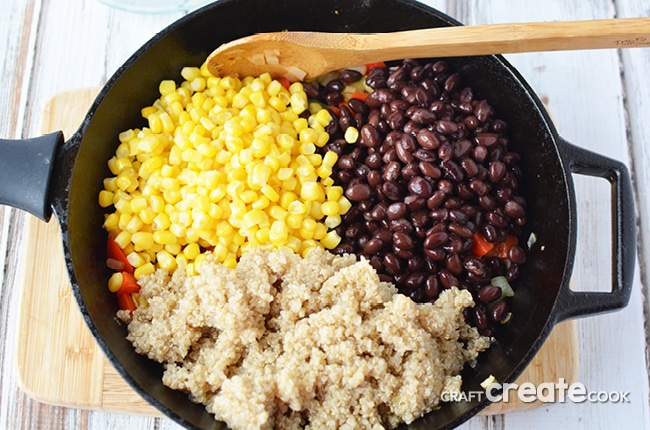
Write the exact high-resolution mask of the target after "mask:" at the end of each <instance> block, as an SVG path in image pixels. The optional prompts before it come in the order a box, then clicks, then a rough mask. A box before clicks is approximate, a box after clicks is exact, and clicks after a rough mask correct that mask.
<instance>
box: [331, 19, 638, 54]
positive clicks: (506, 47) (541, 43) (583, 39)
mask: <svg viewBox="0 0 650 430" xmlns="http://www.w3.org/2000/svg"><path fill="white" fill-rule="evenodd" d="M348 36H350V35H348ZM352 37H353V39H354V41H353V43H351V42H352V41H351V40H350V39H349V38H346V39H342V40H340V41H338V42H337V44H338V43H344V44H347V46H336V47H334V46H330V48H338V49H346V48H347V49H350V47H351V46H352V47H353V50H354V51H355V52H356V55H358V56H359V58H360V59H362V60H363V62H373V61H381V60H397V59H401V58H409V57H413V58H422V57H423V56H426V57H445V56H465V55H488V54H506V53H517V52H541V51H561V50H577V49H600V48H631V47H650V18H618V19H602V20H588V21H564V22H533V23H513V24H485V25H471V26H452V27H442V28H433V29H423V30H409V31H401V32H395V33H381V34H380V33H372V34H359V35H353V36H352ZM345 61H349V60H347V59H346V60H345Z"/></svg>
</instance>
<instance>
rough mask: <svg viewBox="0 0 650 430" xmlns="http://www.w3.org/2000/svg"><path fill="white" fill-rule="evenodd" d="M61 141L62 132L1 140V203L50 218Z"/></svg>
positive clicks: (42, 217) (42, 218)
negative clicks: (55, 165) (51, 190)
mask: <svg viewBox="0 0 650 430" xmlns="http://www.w3.org/2000/svg"><path fill="white" fill-rule="evenodd" d="M62 143H63V133H62V132H60V131H57V132H55V133H51V134H47V135H44V136H40V137H35V138H31V139H23V140H5V139H0V204H3V205H9V206H13V207H15V208H18V209H22V210H24V211H26V212H29V213H31V214H32V215H35V216H37V217H38V218H40V219H41V220H43V221H49V219H50V217H51V216H52V207H51V206H50V201H49V198H48V195H49V188H50V175H51V173H52V168H53V166H54V155H55V153H56V149H57V148H58V147H59V146H60V145H61V144H62Z"/></svg>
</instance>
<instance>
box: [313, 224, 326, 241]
mask: <svg viewBox="0 0 650 430" xmlns="http://www.w3.org/2000/svg"><path fill="white" fill-rule="evenodd" d="M326 234H327V226H326V225H325V224H323V223H321V222H319V223H317V224H316V230H315V231H314V239H316V240H322V239H323V238H324V237H325V235H326Z"/></svg>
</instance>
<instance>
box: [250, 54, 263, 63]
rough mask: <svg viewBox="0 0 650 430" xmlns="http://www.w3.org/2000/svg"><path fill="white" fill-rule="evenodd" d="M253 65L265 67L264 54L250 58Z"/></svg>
mask: <svg viewBox="0 0 650 430" xmlns="http://www.w3.org/2000/svg"><path fill="white" fill-rule="evenodd" d="M250 61H251V63H253V64H255V65H256V66H263V65H265V64H266V59H265V58H264V55H263V54H255V55H252V56H251V57H250Z"/></svg>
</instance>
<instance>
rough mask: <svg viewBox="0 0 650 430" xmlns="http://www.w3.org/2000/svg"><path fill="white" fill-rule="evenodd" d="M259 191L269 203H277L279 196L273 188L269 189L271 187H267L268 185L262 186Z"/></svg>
mask: <svg viewBox="0 0 650 430" xmlns="http://www.w3.org/2000/svg"><path fill="white" fill-rule="evenodd" d="M260 191H261V192H262V194H264V195H265V196H266V197H267V198H268V199H269V201H271V202H277V201H278V200H279V199H280V194H278V192H277V191H276V190H275V189H274V188H273V187H271V186H270V185H268V184H267V185H264V186H262V188H261V189H260Z"/></svg>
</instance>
